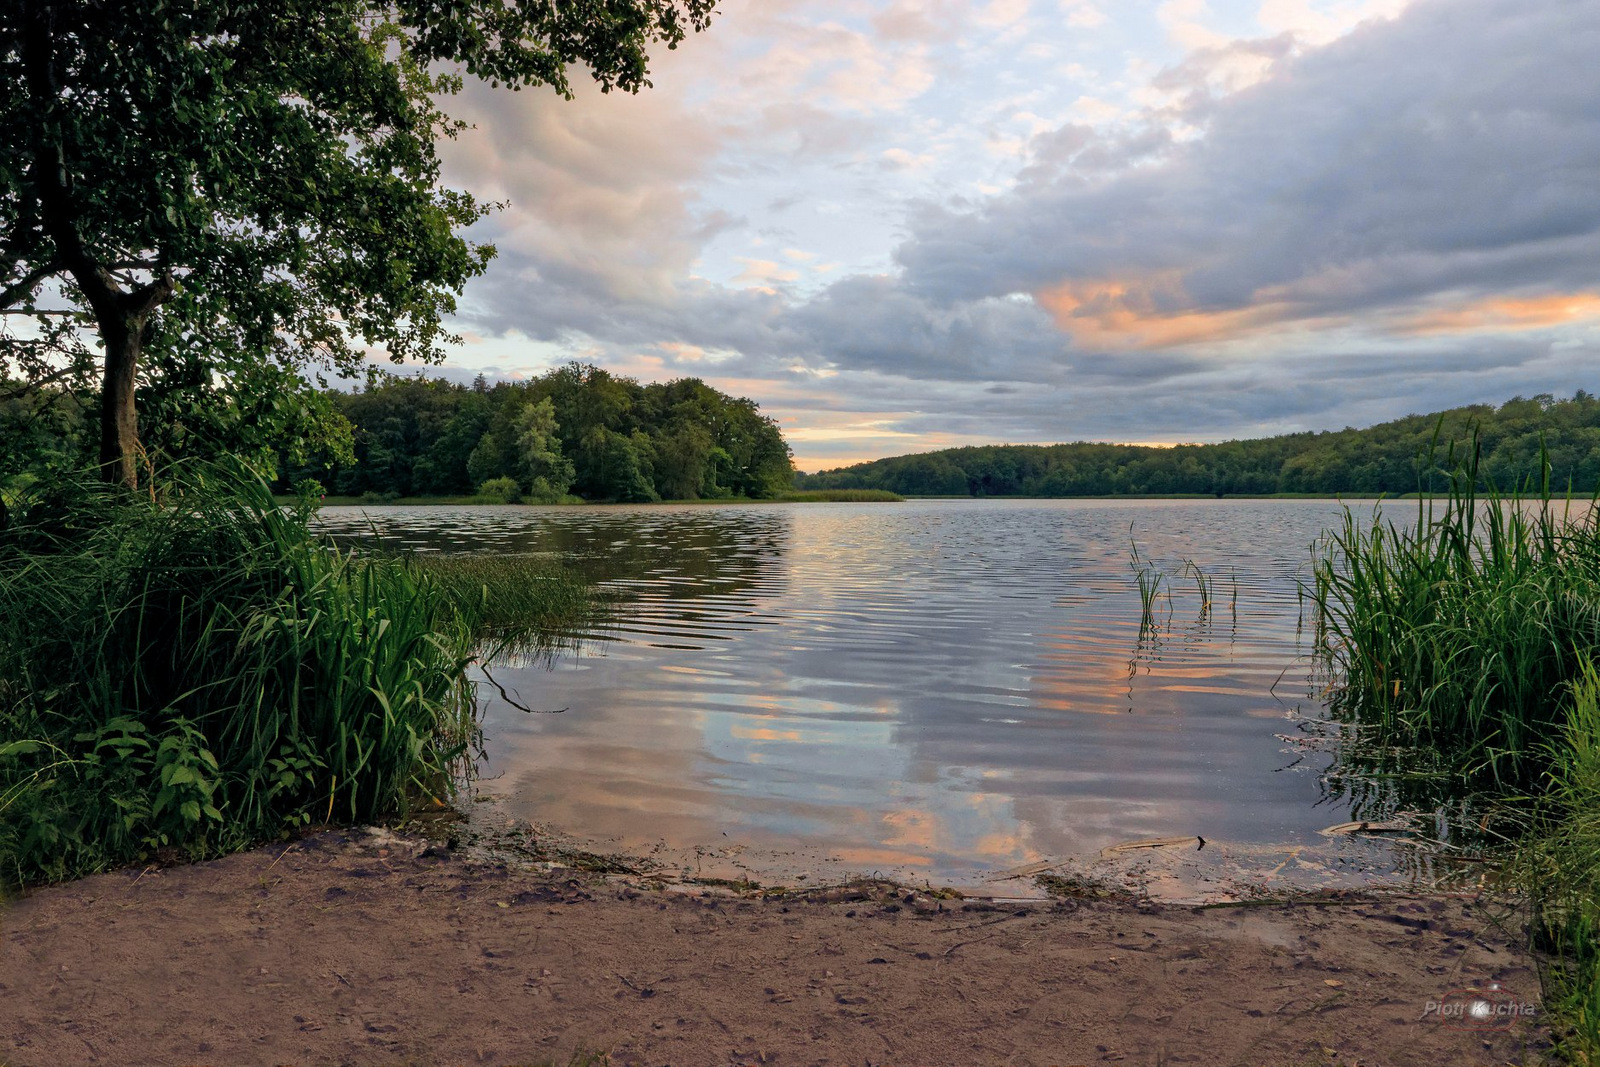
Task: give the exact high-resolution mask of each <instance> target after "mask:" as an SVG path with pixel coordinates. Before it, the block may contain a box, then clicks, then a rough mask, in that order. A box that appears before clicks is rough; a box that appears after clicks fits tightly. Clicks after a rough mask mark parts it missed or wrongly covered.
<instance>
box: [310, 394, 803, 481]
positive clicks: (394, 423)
mask: <svg viewBox="0 0 1600 1067" xmlns="http://www.w3.org/2000/svg"><path fill="white" fill-rule="evenodd" d="M327 396H328V398H329V399H330V400H331V402H332V404H333V408H334V410H335V411H336V412H337V413H339V414H340V415H342V416H343V417H344V418H345V419H348V420H349V422H350V424H351V427H352V430H353V435H354V448H353V456H352V457H350V459H351V461H343V460H341V459H340V458H339V456H338V455H336V454H334V453H332V452H323V453H321V454H313V455H309V456H307V457H305V460H304V462H302V463H300V464H290V463H289V462H287V461H285V462H284V463H282V464H280V470H281V471H282V472H283V474H282V477H283V479H284V481H285V482H287V483H289V484H291V485H292V484H295V483H297V482H299V481H300V480H301V479H303V478H308V477H309V478H315V479H317V480H318V482H320V483H321V484H323V485H324V486H326V488H327V489H328V490H329V491H330V492H333V493H336V494H339V495H346V496H349V495H354V496H365V495H367V494H373V495H377V496H389V497H402V496H462V495H472V494H477V495H481V496H485V497H491V498H502V499H508V500H523V501H527V502H544V503H554V502H558V501H561V500H565V499H568V498H571V497H577V498H580V499H583V500H611V501H623V502H643V501H652V500H702V499H723V498H729V497H749V498H761V497H770V496H774V495H776V494H777V493H780V492H782V491H783V490H785V489H788V488H789V483H790V481H791V479H792V478H793V475H794V468H793V465H792V462H791V460H790V454H789V447H788V445H787V444H786V443H785V442H784V439H783V435H782V434H781V433H780V432H779V430H778V427H777V424H776V423H775V422H774V421H773V420H772V419H770V418H767V417H766V416H764V415H762V414H761V411H760V409H759V407H758V406H757V405H756V403H755V401H753V400H747V399H743V398H735V397H731V396H728V395H727V394H725V393H721V392H718V391H717V390H716V389H713V388H711V387H710V386H708V385H706V384H705V383H704V382H702V381H700V380H699V379H696V378H681V379H678V380H677V381H672V382H666V383H654V382H653V383H650V384H648V385H641V384H640V383H639V382H637V381H635V380H634V379H632V378H627V377H622V376H620V375H614V374H612V373H610V372H608V371H606V370H604V369H602V368H599V367H594V366H587V365H582V364H577V363H571V364H568V365H566V366H563V367H559V368H556V369H555V370H551V371H549V372H548V373H546V374H543V375H541V376H539V377H537V378H533V379H531V380H529V381H526V382H504V381H502V382H496V383H494V384H492V385H491V384H489V383H488V382H487V381H486V380H485V379H484V378H483V377H482V376H479V378H478V379H477V381H475V382H474V383H473V384H472V385H470V386H461V385H456V384H453V383H451V382H448V381H444V380H442V379H436V378H434V379H430V378H425V377H414V378H402V377H389V378H387V379H386V380H384V381H382V382H380V383H377V384H374V385H372V386H370V387H368V388H367V389H364V390H362V391H361V392H356V393H344V392H330V393H328V394H327ZM286 460H287V458H286Z"/></svg>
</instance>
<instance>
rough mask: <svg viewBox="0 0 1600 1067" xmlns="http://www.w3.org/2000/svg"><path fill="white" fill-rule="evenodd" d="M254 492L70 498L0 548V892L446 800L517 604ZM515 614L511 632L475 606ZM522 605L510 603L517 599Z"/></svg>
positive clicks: (192, 479)
mask: <svg viewBox="0 0 1600 1067" xmlns="http://www.w3.org/2000/svg"><path fill="white" fill-rule="evenodd" d="M306 519H307V512H306V511H304V510H293V509H282V508H279V507H278V506H277V505H276V504H275V503H274V501H273V499H272V497H271V495H270V493H269V491H268V489H267V487H266V486H265V485H264V484H262V483H260V482H259V481H255V480H249V479H246V480H243V481H240V480H238V479H237V478H236V477H234V476H231V475H229V474H228V473H227V472H216V471H210V472H206V473H202V474H192V475H190V476H187V477H186V478H184V479H183V480H182V481H181V483H179V484H176V485H175V486H174V488H173V490H172V492H171V496H170V499H168V500H166V501H164V502H163V503H162V504H161V505H159V506H157V505H156V504H154V503H152V501H150V500H149V499H143V500H140V499H138V498H136V497H132V496H129V495H128V494H126V493H124V492H121V491H117V490H112V489H108V488H105V487H101V486H99V485H97V484H93V483H90V482H84V483H82V484H78V485H64V486H56V487H53V488H52V489H51V491H50V493H49V494H48V495H45V494H36V495H35V496H33V497H31V498H30V499H28V500H27V501H25V502H23V504H22V505H21V506H19V507H17V508H15V509H14V510H13V514H12V516H11V521H10V524H9V526H8V527H7V528H6V529H5V530H4V531H0V881H4V882H7V883H12V884H15V883H18V882H37V881H48V880H53V879H60V878H66V877H72V876H75V875H78V874H82V873H86V872H89V871H94V870H99V869H103V868H105V867H108V866H111V865H116V864H121V863H128V862H135V861H138V860H141V859H144V858H147V857H149V856H152V855H158V854H172V855H174V856H190V857H198V856H205V855H212V854H216V853H218V852H221V851H226V850H229V849H233V848H238V847H242V846H244V845H247V844H250V843H252V842H255V841H259V840H262V839H265V838H269V837H272V836H274V835H277V834H280V833H282V832H283V831H285V830H288V829H291V828H293V827H296V826H301V825H304V824H307V823H313V822H322V821H324V820H329V819H333V820H341V821H343V820H349V821H369V820H373V819H377V818H380V817H383V816H386V815H390V814H394V813H403V812H404V811H405V810H406V809H407V807H408V805H409V804H411V803H412V802H413V801H414V800H416V799H419V798H420V799H424V800H430V799H431V800H437V801H440V802H442V799H443V798H444V797H446V796H447V795H448V794H449V793H450V792H451V790H452V787H453V785H454V784H455V783H456V781H457V779H458V778H459V776H460V775H461V774H462V773H463V772H464V771H465V769H466V761H465V759H464V757H465V754H466V753H467V750H468V746H469V743H470V742H471V741H472V740H473V738H474V736H475V731H476V726H475V719H474V715H473V691H472V685H471V683H470V681H469V679H468V675H467V667H468V665H469V664H470V663H471V662H473V660H474V659H476V658H478V656H479V654H480V652H481V651H482V649H481V648H480V640H481V637H482V635H484V634H485V633H486V632H487V631H491V630H492V631H494V632H495V633H496V634H497V635H498V636H500V637H501V638H502V639H503V640H507V641H515V640H521V641H523V643H528V640H529V638H528V635H529V634H530V633H531V632H533V629H534V627H533V624H531V623H528V621H527V620H529V619H532V618H534V617H535V616H537V617H538V620H539V624H541V625H542V624H546V623H549V624H552V625H553V624H554V623H555V622H557V621H558V619H559V616H560V614H561V611H562V610H564V609H562V608H560V607H556V608H551V609H550V610H548V611H544V612H543V613H542V614H541V613H540V612H539V611H537V610H535V606H536V604H537V603H539V601H538V597H537V596H534V595H532V594H531V593H529V592H528V591H527V590H528V588H529V587H532V588H536V589H541V590H542V589H552V590H554V589H560V590H561V592H560V596H562V597H566V598H567V599H566V600H564V601H562V602H561V603H564V604H568V605H569V606H570V605H572V604H574V603H576V602H577V601H580V600H582V595H581V590H578V591H575V590H574V589H573V584H574V583H573V582H572V580H570V579H569V580H567V581H566V582H565V584H562V582H560V581H557V582H554V583H548V582H540V583H537V584H536V583H534V582H533V581H531V580H521V581H520V584H519V580H518V579H517V578H516V576H515V575H512V574H507V573H501V574H490V575H487V576H483V575H480V578H482V579H483V580H481V581H479V582H478V583H477V585H476V586H475V587H469V586H468V585H467V584H466V582H465V581H464V580H463V579H461V578H459V577H457V576H452V577H451V578H450V579H449V582H450V585H451V588H446V586H445V584H443V583H442V582H441V581H440V580H438V579H436V578H434V577H431V576H430V574H429V572H428V570H427V569H426V568H423V567H419V566H418V565H417V564H415V563H414V562H411V561H409V560H405V559H400V558H392V557H384V556H376V555H358V554H354V553H344V552H340V551H337V550H335V549H333V548H331V547H329V546H327V545H325V544H323V543H322V542H320V541H319V540H317V539H316V538H315V537H314V536H313V535H312V534H311V532H310V531H309V530H308V528H307V526H306ZM495 583H501V584H504V585H506V586H507V587H508V588H509V589H510V591H511V599H512V600H515V597H516V596H517V595H520V596H521V597H522V609H523V614H522V616H521V618H520V620H519V618H518V616H517V615H516V614H515V612H511V613H509V614H508V613H507V612H506V611H505V610H503V609H502V610H500V612H499V614H497V615H496V616H495V617H494V618H493V620H492V621H491V620H490V619H489V617H488V616H486V615H485V614H484V611H485V610H486V609H487V606H489V605H497V604H501V603H502V602H503V601H506V600H507V598H505V597H501V596H498V595H492V593H491V589H490V587H491V586H493V585H494V584H495ZM519 589H520V590H522V592H521V593H520V594H519V593H518V590H519Z"/></svg>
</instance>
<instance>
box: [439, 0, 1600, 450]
mask: <svg viewBox="0 0 1600 1067" xmlns="http://www.w3.org/2000/svg"><path fill="white" fill-rule="evenodd" d="M1596 55H1600V0H1410V2H1407V0H1160V2H1147V0H1115V2H1113V0H978V2H970V3H963V2H959V0H726V2H725V3H724V4H723V5H722V7H721V9H720V13H719V15H718V17H717V18H716V19H715V21H714V22H713V24H712V26H711V28H710V29H709V30H708V31H707V32H705V33H703V34H699V35H696V36H694V37H692V38H690V39H689V40H687V41H685V42H684V43H683V45H681V46H680V47H679V48H678V49H677V50H676V51H672V52H667V51H662V52H660V53H659V54H658V55H657V56H656V58H655V61H654V63H653V81H654V86H653V87H652V88H650V89H646V90H644V91H643V92H641V93H640V94H638V95H636V96H632V95H627V94H620V93H612V94H602V93H600V92H599V91H598V90H597V89H595V88H593V87H591V86H589V85H587V84H582V85H577V83H576V82H575V85H577V96H576V99H574V100H570V101H567V100H562V99H561V98H560V97H558V96H556V95H555V94H553V93H551V92H549V91H548V90H524V91H522V92H519V93H512V92H509V91H506V90H504V89H498V90H497V89H492V88H490V87H488V86H486V85H469V86H468V87H467V89H466V90H465V91H464V92H463V93H462V94H461V95H460V96H458V97H456V98H454V99H452V100H450V101H449V102H448V104H447V108H448V110H449V111H450V112H451V114H452V115H454V116H456V117H459V118H462V119H465V120H467V121H468V122H470V123H472V124H473V129H471V130H469V131H467V132H465V133H463V134H462V136H461V137H460V138H459V140H457V141H456V142H454V143H451V144H448V145H447V146H446V149H445V153H444V155H445V180H446V182H447V184H450V185H452V186H454V187H458V188H465V189H468V190H471V191H472V192H473V193H475V194H476V195H478V196H480V197H481V198H484V199H489V200H497V201H505V202H506V203H507V206H506V207H505V208H503V209H502V210H500V211H498V212H496V213H494V214H493V215H491V216H490V217H489V218H487V219H486V220H485V221H483V222H481V223H479V224H477V225H476V226H475V227H474V228H473V229H472V230H471V231H470V234H469V236H471V237H472V238H473V239H474V240H479V241H489V242H492V243H494V244H495V245H496V246H497V248H498V250H499V255H498V257H497V258H496V259H495V261H494V262H493V263H492V264H491V265H490V267H489V270H488V272H487V273H486V274H485V275H484V276H483V277H481V278H478V279H476V280H474V281H473V282H472V283H470V284H469V286H468V288H467V291H466V293H465V296H464V297H463V299H462V301H461V307H460V310H459V312H458V313H457V315H456V316H455V317H454V319H453V327H454V329H455V330H456V331H457V332H459V333H460V334H461V336H462V342H461V343H460V344H459V345H457V346H454V347H453V348H452V350H451V352H450V354H449V357H448V359H447V362H446V371H445V373H447V374H448V375H449V376H451V377H456V378H469V377H471V376H472V375H474V374H476V373H478V372H483V373H485V374H487V375H488V376H490V377H491V378H505V379H517V378H522V377H529V376H533V375H536V374H539V373H541V372H542V371H543V370H545V369H547V368H549V367H551V366H554V365H559V364H561V363H565V362H567V361H569V360H573V359H576V360H580V361H583V362H592V363H595V364H597V365H599V366H602V367H605V368H606V369H608V370H611V371H613V372H615V373H619V374H626V375H630V376H633V377H637V378H639V379H641V380H644V381H664V380H670V379H673V378H680V377H690V376H692V377H698V378H702V379H704V380H705V381H706V382H708V383H710V384H711V385H713V386H716V387H717V388H719V389H722V390H725V391H727V392H731V393H733V394H735V395H739V396H748V397H750V398H752V399H754V400H756V401H758V402H759V403H760V405H761V408H762V410H763V411H764V412H765V413H767V414H769V415H772V416H773V417H774V418H776V419H777V420H778V421H779V424H780V426H781V427H782V429H783V431H784V434H785V436H786V437H787V439H788V440H789V442H790V444H791V446H792V447H793V449H794V452H795V459H796V464H797V466H798V467H799V468H800V469H801V470H806V471H814V470H818V469H823V468H832V467H838V466H842V465H845V464H848V463H853V462H858V461H861V460H865V459H871V458H875V457H878V456H888V455H903V454H905V453H909V452H923V451H930V450H933V449H939V448H948V447H952V446H957V445H967V444H983V443H999V442H1010V443H1025V442H1054V441H1077V440H1102V441H1123V442H1144V443H1174V442H1180V441H1218V440H1226V439H1231V438H1241V437H1255V436H1265V435H1271V434H1277V433H1285V432H1291V431H1297V430H1319V429H1338V428H1341V427H1344V426H1347V425H1353V426H1363V425H1370V424H1372V423H1374V422H1380V421H1383V420H1385V419H1390V418H1396V417H1399V416H1402V415H1406V414H1410V413H1413V412H1426V411H1434V410H1438V409H1440V408H1444V407H1448V406H1454V405H1459V404H1466V403H1499V402H1503V401H1505V400H1507V399H1509V398H1511V397H1512V396H1516V395H1522V396H1531V395H1535V394H1539V393H1553V394H1556V395H1569V394H1571V393H1572V392H1573V391H1574V390H1576V389H1580V388H1587V389H1589V390H1591V391H1596V392H1600V362H1597V359H1596V357H1597V356H1600V78H1596V77H1595V76H1594V66H1593V64H1594V57H1595V56H1596Z"/></svg>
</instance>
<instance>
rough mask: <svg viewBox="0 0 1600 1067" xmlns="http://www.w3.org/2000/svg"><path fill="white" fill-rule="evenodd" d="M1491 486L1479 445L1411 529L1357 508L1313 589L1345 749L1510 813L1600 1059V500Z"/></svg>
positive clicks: (1556, 1006) (1559, 1017)
mask: <svg viewBox="0 0 1600 1067" xmlns="http://www.w3.org/2000/svg"><path fill="white" fill-rule="evenodd" d="M1480 484H1481V483H1480V480H1479V471H1478V468H1477V463H1476V459H1475V457H1474V459H1473V460H1471V461H1469V462H1467V463H1465V464H1462V465H1461V467H1460V468H1458V469H1457V470H1456V472H1455V474H1454V476H1453V478H1452V486H1451V491H1450V493H1449V495H1448V496H1447V497H1446V498H1444V499H1443V500H1442V501H1421V502H1419V504H1418V510H1417V514H1416V522H1415V523H1414V524H1408V525H1401V524H1398V523H1395V522H1385V521H1383V520H1381V519H1379V518H1377V517H1376V516H1374V518H1373V519H1372V521H1371V522H1369V523H1362V522H1358V521H1357V520H1356V519H1355V518H1354V517H1353V516H1352V515H1351V514H1350V512H1349V511H1348V510H1347V511H1346V514H1345V521H1344V524H1343V526H1342V528H1340V529H1338V530H1336V531H1333V532H1332V533H1331V534H1330V535H1329V536H1328V537H1327V538H1326V540H1325V542H1324V544H1323V546H1322V549H1321V551H1320V553H1319V557H1318V559H1317V562H1316V569H1315V578H1314V583H1313V587H1312V589H1311V590H1310V595H1311V597H1312V599H1313V601H1314V604H1315V607H1316V613H1317V624H1318V634H1317V637H1318V642H1319V647H1320V651H1321V654H1322V656H1323V658H1324V660H1325V662H1326V664H1327V666H1328V667H1329V668H1330V669H1331V674H1332V676H1333V680H1334V685H1333V689H1332V692H1333V708H1334V713H1335V715H1336V716H1337V717H1339V718H1341V719H1342V720H1343V721H1345V722H1346V724H1347V725H1348V726H1349V727H1351V728H1352V730H1353V737H1352V738H1350V739H1347V741H1346V745H1345V751H1344V752H1343V753H1342V754H1341V761H1342V762H1343V763H1344V764H1345V770H1347V771H1353V772H1354V774H1355V775H1356V776H1358V777H1360V776H1366V777H1367V779H1368V780H1369V781H1378V782H1382V783H1384V784H1385V786H1386V787H1387V788H1388V789H1390V790H1391V791H1393V792H1394V793H1395V794H1396V795H1403V794H1406V793H1407V791H1412V792H1416V793H1418V794H1419V795H1431V796H1433V797H1434V798H1435V799H1437V798H1438V797H1439V796H1441V795H1442V794H1443V793H1444V792H1446V791H1453V792H1454V793H1455V794H1456V798H1455V799H1457V800H1459V799H1461V793H1462V790H1463V789H1464V790H1465V792H1466V794H1467V795H1468V797H1470V799H1472V800H1473V801H1475V802H1476V803H1477V805H1478V806H1479V807H1485V808H1488V809H1490V810H1494V809H1499V810H1500V811H1501V812H1502V813H1504V814H1509V815H1510V816H1512V817H1511V818H1501V819H1500V820H1499V821H1498V822H1497V824H1496V825H1499V826H1520V827H1521V828H1522V829H1520V830H1518V831H1513V832H1514V833H1515V836H1514V838H1513V839H1512V840H1511V841H1510V842H1509V844H1510V846H1511V855H1512V857H1513V858H1512V859H1511V860H1510V861H1509V863H1508V868H1507V872H1508V874H1509V876H1510V879H1511V884H1513V885H1514V886H1516V887H1517V888H1519V889H1521V890H1523V891H1525V892H1526V893H1527V895H1528V898H1529V900H1530V902H1531V903H1532V905H1533V911H1532V914H1533V916H1534V924H1533V925H1534V929H1533V931H1532V934H1533V937H1534V941H1535V945H1536V947H1539V948H1540V949H1541V950H1542V951H1543V952H1544V968H1543V974H1544V977H1545V986H1546V988H1545V997H1544V1000H1545V1006H1546V1009H1547V1011H1549V1012H1550V1013H1551V1015H1552V1016H1553V1018H1554V1021H1555V1022H1556V1024H1557V1025H1556V1027H1555V1030H1556V1034H1557V1038H1558V1040H1559V1049H1560V1052H1561V1053H1562V1054H1563V1055H1564V1056H1565V1057H1566V1058H1567V1060H1568V1061H1569V1062H1572V1063H1576V1064H1583V1065H1595V1064H1600V674H1597V670H1596V666H1595V665H1596V663H1597V662H1600V509H1596V508H1595V507H1593V503H1594V502H1593V501H1588V502H1585V501H1581V500H1580V501H1576V502H1574V501H1570V500H1562V499H1559V498H1556V497H1554V496H1553V495H1552V493H1551V492H1550V486H1549V482H1548V479H1546V480H1545V481H1544V482H1543V484H1542V485H1540V486H1539V487H1538V488H1537V489H1536V491H1534V492H1532V493H1529V494H1524V495H1511V496H1503V495H1500V494H1497V493H1495V492H1493V491H1492V490H1491V491H1488V492H1479V491H1478V489H1477V487H1478V486H1479V485H1480ZM1411 799H1415V798H1411Z"/></svg>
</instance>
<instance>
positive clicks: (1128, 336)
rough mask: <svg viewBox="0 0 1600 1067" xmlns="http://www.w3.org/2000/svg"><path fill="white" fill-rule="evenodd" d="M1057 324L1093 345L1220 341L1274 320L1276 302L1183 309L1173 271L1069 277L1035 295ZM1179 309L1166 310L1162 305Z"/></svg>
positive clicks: (1184, 298) (1150, 345) (1277, 312)
mask: <svg viewBox="0 0 1600 1067" xmlns="http://www.w3.org/2000/svg"><path fill="white" fill-rule="evenodd" d="M1034 299H1035V300H1037V301H1038V302H1039V304H1040V306H1041V307H1043V308H1044V309H1045V310H1047V311H1049V312H1050V314H1051V315H1053V316H1054V317H1055V320H1056V325H1057V326H1058V327H1060V328H1061V329H1062V330H1065V331H1066V332H1067V333H1069V334H1071V335H1072V339H1073V340H1074V341H1076V342H1077V343H1078V344H1080V345H1083V346H1085V347H1092V348H1162V347H1166V346H1168V345H1182V344H1192V343H1194V342H1196V341H1216V340H1222V339H1224V338H1228V337H1232V336H1236V335H1238V334H1241V333H1244V332H1246V331H1248V330H1251V329H1253V328H1255V327H1257V326H1261V325H1263V324H1265V323H1268V322H1271V321H1273V320H1274V319H1276V318H1277V317H1278V316H1279V315H1280V314H1281V308H1279V307H1278V306H1277V305H1273V304H1262V305H1257V306H1253V307H1245V308H1235V309H1232V310H1228V311H1200V310H1196V309H1192V308H1184V307H1183V305H1184V303H1185V302H1186V301H1187V296H1186V294H1185V293H1184V292H1183V285H1182V283H1181V281H1180V280H1179V279H1178V278H1177V276H1176V274H1175V273H1170V272H1169V273H1162V274H1155V275H1150V276H1148V277H1144V278H1128V279H1120V278H1105V279H1094V280H1087V281H1067V282H1062V283H1061V284H1060V285H1057V286H1054V287H1052V288H1049V289H1044V290H1041V291H1040V292H1038V293H1036V294H1034ZM1164 305H1165V306H1175V307H1177V308H1178V309H1179V310H1175V311H1165V310H1162V307H1163V306H1164Z"/></svg>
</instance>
